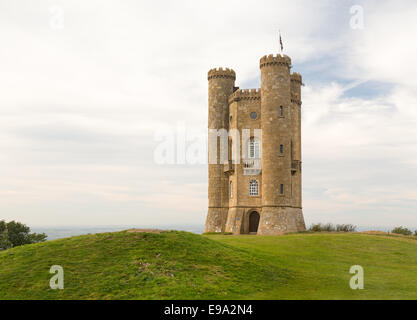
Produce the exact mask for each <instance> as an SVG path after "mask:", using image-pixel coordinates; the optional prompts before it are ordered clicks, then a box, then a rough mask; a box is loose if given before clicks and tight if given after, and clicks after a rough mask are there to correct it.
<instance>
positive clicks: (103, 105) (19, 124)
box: [0, 0, 417, 227]
mask: <svg viewBox="0 0 417 320" xmlns="http://www.w3.org/2000/svg"><path fill="white" fill-rule="evenodd" d="M416 16H417V3H416V1H414V0H410V1H407V0H403V1H401V2H399V1H381V0H378V1H372V0H370V1H347V0H345V1H337V2H336V1H331V0H329V1H326V0H322V1H297V0H295V1H294V0H292V1H277V0H273V1H265V0H257V1H247V0H246V1H234V0H231V1H218V0H213V1H196V0H184V1H181V0H177V1H160V0H155V1H147V2H144V1H133V0H124V1H117V0H90V1H81V0H60V1H55V0H39V1H33V0H20V1H9V0H0V46H1V48H0V88H1V89H0V92H1V93H0V150H1V152H0V177H1V178H0V219H6V220H18V221H21V222H24V223H26V224H28V225H30V226H70V225H77V226H104V225H106V226H107V225H132V226H140V225H144V226H145V225H158V224H161V225H167V224H176V225H183V224H187V225H203V224H204V222H205V216H206V213H207V204H208V201H207V164H205V163H202V162H199V161H194V162H193V161H188V160H189V159H188V158H187V159H188V160H187V161H185V162H184V163H174V164H163V163H162V164H161V163H159V162H158V161H156V159H155V152H156V150H157V149H158V147H159V146H160V144H161V132H173V134H174V135H176V137H177V136H178V135H180V133H179V132H180V131H181V130H185V135H186V137H187V138H186V139H187V142H186V147H187V148H188V147H190V146H192V145H194V146H195V145H201V141H199V140H195V139H194V138H195V137H196V136H199V135H200V133H204V132H206V131H207V71H208V70H209V69H211V68H213V67H230V68H233V69H234V70H235V71H236V73H237V85H238V86H240V87H241V88H257V87H259V86H260V70H259V59H260V58H261V57H262V56H264V55H265V54H272V53H277V52H278V50H279V41H278V30H281V34H282V39H283V43H284V53H285V54H287V55H289V56H290V57H291V59H292V65H293V69H292V70H293V71H296V72H299V73H301V74H302V75H303V82H304V83H305V86H304V87H303V89H302V90H303V92H302V100H303V105H302V139H303V207H304V216H305V220H306V223H307V225H310V224H311V223H317V222H332V223H351V224H355V225H358V226H372V227H392V226H398V225H404V226H408V227H417V148H416V145H417V104H416V101H417V77H416V74H417V61H416V57H417V38H416V36H415V34H416V32H417V19H415V17H416ZM162 135H163V134H162ZM193 139H194V140H193ZM190 148H191V147H190ZM175 152H177V153H181V152H179V151H178V150H176V151H175ZM176 157H178V155H177V156H176ZM203 158H204V156H203ZM203 162H204V161H203Z"/></svg>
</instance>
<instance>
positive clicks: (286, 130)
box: [205, 55, 305, 235]
mask: <svg viewBox="0 0 417 320" xmlns="http://www.w3.org/2000/svg"><path fill="white" fill-rule="evenodd" d="M260 69H261V88H260V89H252V90H238V88H235V87H234V82H235V79H236V75H235V73H234V72H233V71H232V70H229V69H226V70H222V69H219V70H216V69H213V70H210V72H209V77H208V79H209V130H210V129H216V130H221V129H225V130H228V131H229V130H230V132H232V131H233V130H234V131H235V132H238V137H239V141H235V140H233V143H231V144H230V143H229V146H228V148H230V149H229V152H228V153H229V155H230V154H232V153H234V155H235V156H236V154H238V157H237V160H238V161H234V162H232V161H230V160H229V161H223V162H220V161H219V159H220V158H219V153H220V145H221V144H220V143H218V141H217V137H215V138H214V139H213V138H212V139H210V137H209V149H210V145H213V144H214V143H217V160H218V161H217V163H216V164H211V163H209V210H208V215H207V222H206V227H205V232H224V231H226V232H232V233H234V234H259V235H274V234H281V233H286V232H297V231H304V230H305V223H304V217H303V212H302V197H301V194H302V185H301V174H302V173H301V85H302V78H301V75H299V74H297V73H293V74H291V59H290V58H289V57H288V56H286V55H284V56H282V55H275V56H274V55H269V56H264V57H263V58H262V59H261V61H260ZM259 133H260V134H259ZM232 135H234V134H232ZM231 141H232V140H231V139H230V138H229V142H231ZM232 150H233V151H232ZM209 153H210V151H209ZM209 158H210V155H209ZM234 159H235V158H234Z"/></svg>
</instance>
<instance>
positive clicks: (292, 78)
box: [291, 72, 303, 85]
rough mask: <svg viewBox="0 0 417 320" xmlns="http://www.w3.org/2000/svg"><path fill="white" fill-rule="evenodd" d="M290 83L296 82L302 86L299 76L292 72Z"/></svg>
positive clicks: (301, 79)
mask: <svg viewBox="0 0 417 320" xmlns="http://www.w3.org/2000/svg"><path fill="white" fill-rule="evenodd" d="M291 81H294V82H297V83H298V84H300V85H302V84H303V78H302V77H301V74H299V73H297V72H294V73H293V74H292V75H291Z"/></svg>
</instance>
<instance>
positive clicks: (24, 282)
mask: <svg viewBox="0 0 417 320" xmlns="http://www.w3.org/2000/svg"><path fill="white" fill-rule="evenodd" d="M357 264H358V265H361V266H363V268H364V270H365V289H364V290H351V289H350V287H349V279H350V277H351V276H352V275H350V274H349V269H350V267H351V266H352V265H357ZM52 265H61V266H62V267H63V268H64V272H65V289H64V290H51V289H50V288H49V279H50V278H51V277H52V275H51V274H49V268H50V267H51V266H52ZM416 280H417V240H413V239H412V238H404V237H387V236H383V235H365V234H337V233H330V234H325V233H323V234H291V235H286V236H269V237H267V236H265V237H262V236H230V235H205V236H200V235H195V234H190V233H186V232H164V233H161V234H150V233H128V232H117V233H104V234H96V235H86V236H78V237H72V238H68V239H61V240H55V241H48V242H44V243H39V244H34V245H27V246H23V247H17V248H13V249H10V250H7V251H4V252H0V299H417V281H416Z"/></svg>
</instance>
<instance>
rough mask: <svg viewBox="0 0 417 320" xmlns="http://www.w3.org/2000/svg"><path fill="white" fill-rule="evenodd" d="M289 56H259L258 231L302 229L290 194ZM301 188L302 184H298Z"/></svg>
mask: <svg viewBox="0 0 417 320" xmlns="http://www.w3.org/2000/svg"><path fill="white" fill-rule="evenodd" d="M290 67H291V59H290V58H289V57H288V56H285V55H284V56H281V55H276V56H273V55H269V56H265V57H263V58H262V59H261V62H260V68H261V106H262V188H263V192H262V214H261V219H260V223H259V229H258V234H265V235H267V234H276V233H283V232H296V231H301V230H305V225H304V218H303V215H302V209H301V206H300V207H299V208H296V207H294V206H293V204H294V200H293V197H294V195H295V194H297V193H301V190H300V191H298V190H294V189H293V187H294V185H295V184H293V178H294V177H293V171H292V167H293V154H294V147H295V142H294V137H295V136H296V134H295V131H297V132H298V129H297V128H295V125H294V124H295V121H294V120H293V119H292V118H293V117H294V116H295V112H294V111H293V105H292V103H291V91H292V90H291V74H290ZM300 188H301V185H300Z"/></svg>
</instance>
